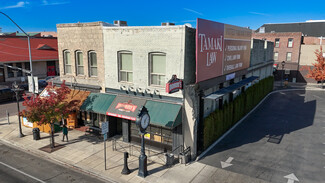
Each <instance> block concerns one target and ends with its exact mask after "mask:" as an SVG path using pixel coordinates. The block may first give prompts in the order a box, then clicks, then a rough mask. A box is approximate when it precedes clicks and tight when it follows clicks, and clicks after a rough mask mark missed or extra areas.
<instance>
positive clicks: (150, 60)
mask: <svg viewBox="0 0 325 183" xmlns="http://www.w3.org/2000/svg"><path fill="white" fill-rule="evenodd" d="M154 55H162V56H165V58H166V62H167V56H166V53H161V52H152V53H149V85H150V86H158V87H164V86H165V84H166V83H165V82H164V81H163V82H162V83H161V85H157V84H153V80H152V75H157V76H164V77H165V80H166V73H152V58H153V56H154ZM165 65H167V63H165ZM166 70H167V69H166V68H165V71H166Z"/></svg>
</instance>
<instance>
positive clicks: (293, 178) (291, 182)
mask: <svg viewBox="0 0 325 183" xmlns="http://www.w3.org/2000/svg"><path fill="white" fill-rule="evenodd" d="M284 178H286V179H288V182H287V183H294V182H295V181H298V182H299V180H298V178H297V177H296V176H295V174H293V173H292V174H289V175H286V176H284Z"/></svg>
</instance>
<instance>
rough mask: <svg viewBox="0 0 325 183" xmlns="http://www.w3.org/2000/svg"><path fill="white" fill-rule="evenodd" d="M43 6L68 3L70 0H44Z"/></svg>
mask: <svg viewBox="0 0 325 183" xmlns="http://www.w3.org/2000/svg"><path fill="white" fill-rule="evenodd" d="M42 2H43V4H42V5H43V6H52V5H60V4H68V3H70V2H69V1H54V2H48V0H42Z"/></svg>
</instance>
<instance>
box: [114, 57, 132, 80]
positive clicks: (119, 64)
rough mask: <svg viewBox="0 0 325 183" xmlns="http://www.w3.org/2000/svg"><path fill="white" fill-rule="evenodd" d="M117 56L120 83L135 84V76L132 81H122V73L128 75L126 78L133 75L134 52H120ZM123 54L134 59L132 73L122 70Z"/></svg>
mask: <svg viewBox="0 0 325 183" xmlns="http://www.w3.org/2000/svg"><path fill="white" fill-rule="evenodd" d="M117 54H118V81H119V82H123V83H133V76H132V81H128V80H126V81H123V80H122V72H123V73H126V78H128V77H127V76H128V74H130V73H131V74H132V75H133V54H132V52H130V51H119V52H118V53H117ZM122 54H130V55H131V57H132V70H131V71H130V70H122V69H121V68H122V64H121V62H122Z"/></svg>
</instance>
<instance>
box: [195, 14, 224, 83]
mask: <svg viewBox="0 0 325 183" xmlns="http://www.w3.org/2000/svg"><path fill="white" fill-rule="evenodd" d="M223 40H224V24H222V23H218V22H212V21H209V20H204V19H199V18H198V19H197V23H196V82H197V83H198V82H200V81H204V80H207V79H210V78H213V77H216V76H220V75H222V64H223V63H222V60H223Z"/></svg>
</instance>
